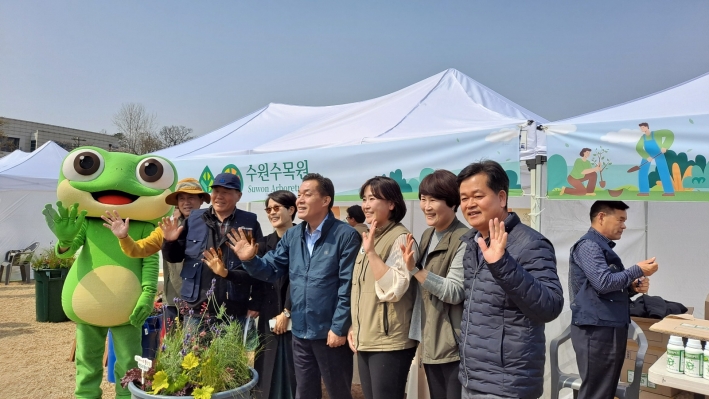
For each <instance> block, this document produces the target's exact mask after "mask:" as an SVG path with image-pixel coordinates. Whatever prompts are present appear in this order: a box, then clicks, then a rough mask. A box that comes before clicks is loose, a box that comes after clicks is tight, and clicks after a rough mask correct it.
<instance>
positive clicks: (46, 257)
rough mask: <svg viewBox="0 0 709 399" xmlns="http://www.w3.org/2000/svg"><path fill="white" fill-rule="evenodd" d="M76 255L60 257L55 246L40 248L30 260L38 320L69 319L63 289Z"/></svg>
mask: <svg viewBox="0 0 709 399" xmlns="http://www.w3.org/2000/svg"><path fill="white" fill-rule="evenodd" d="M72 264H74V257H73V256H72V257H71V258H67V259H60V258H59V257H58V256H57V254H56V252H54V248H53V247H50V248H45V249H42V250H40V253H39V256H36V257H34V258H33V259H32V261H31V262H30V265H31V266H32V269H34V279H35V310H36V316H37V317H36V318H37V321H41V322H45V321H49V322H61V321H67V320H69V318H68V317H66V314H65V313H64V309H62V289H63V288H64V280H66V276H67V274H68V273H69V268H70V267H71V265H72Z"/></svg>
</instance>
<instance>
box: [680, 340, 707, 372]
mask: <svg viewBox="0 0 709 399" xmlns="http://www.w3.org/2000/svg"><path fill="white" fill-rule="evenodd" d="M703 360H704V349H703V348H702V342H701V341H700V340H698V339H691V338H690V339H689V340H687V347H686V348H685V349H684V375H686V376H689V377H701V376H702V371H703V370H702V368H703V367H702V362H703Z"/></svg>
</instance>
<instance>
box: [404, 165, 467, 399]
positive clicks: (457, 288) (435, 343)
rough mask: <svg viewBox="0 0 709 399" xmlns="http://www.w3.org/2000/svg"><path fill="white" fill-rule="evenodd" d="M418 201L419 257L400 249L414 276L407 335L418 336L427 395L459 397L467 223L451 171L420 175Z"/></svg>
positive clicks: (440, 398)
mask: <svg viewBox="0 0 709 399" xmlns="http://www.w3.org/2000/svg"><path fill="white" fill-rule="evenodd" d="M419 204H420V206H421V211H422V212H423V214H424V216H425V217H426V224H427V225H428V226H429V228H428V229H427V230H426V231H424V233H423V235H422V237H421V246H420V247H419V251H418V259H419V262H416V260H415V259H414V258H415V255H416V254H415V253H414V251H413V250H411V251H408V250H407V251H405V253H404V258H405V259H406V266H407V269H408V270H410V271H411V275H412V276H413V277H414V279H415V280H416V281H417V282H418V284H414V285H416V286H418V292H417V295H416V302H415V304H414V314H413V317H412V320H411V324H412V328H411V331H412V337H413V338H415V339H418V340H419V341H421V352H420V356H421V360H422V362H423V367H424V370H425V371H426V379H427V380H428V391H429V393H430V396H431V399H460V396H461V389H462V387H461V384H460V382H459V381H458V371H459V370H458V369H459V366H460V356H459V355H458V337H459V336H460V320H461V318H462V315H463V298H464V296H465V291H464V289H463V255H464V253H465V243H463V242H462V241H460V237H461V236H463V235H464V234H465V233H467V232H468V231H469V229H468V227H467V226H465V225H464V224H463V223H462V222H460V221H459V220H458V218H456V216H455V212H456V210H457V209H458V206H459V205H460V194H459V193H458V183H457V182H456V176H455V175H454V174H453V173H451V172H449V171H447V170H437V171H435V172H433V173H432V174H430V175H428V176H426V177H424V178H423V180H421V184H420V185H419ZM410 240H411V241H413V238H412V239H410Z"/></svg>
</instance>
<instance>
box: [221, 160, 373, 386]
mask: <svg viewBox="0 0 709 399" xmlns="http://www.w3.org/2000/svg"><path fill="white" fill-rule="evenodd" d="M334 198H335V188H334V186H333V184H332V181H331V180H330V179H328V178H326V177H323V176H321V175H319V174H317V173H310V174H308V175H306V176H305V177H304V178H303V183H302V184H301V185H300V189H299V190H298V200H297V201H296V206H297V208H298V217H299V218H300V219H301V220H303V222H302V223H301V224H300V225H298V226H296V227H292V228H291V229H289V230H288V231H286V233H285V234H284V235H283V238H282V239H281V241H280V242H279V243H278V246H277V247H276V249H275V250H273V251H270V252H268V253H267V254H266V255H264V256H263V257H262V258H259V257H258V256H256V253H257V249H258V245H256V244H254V243H253V241H249V240H247V239H246V237H245V235H244V233H243V231H239V232H238V233H237V234H233V236H232V237H230V239H231V240H232V244H233V245H232V249H233V251H234V253H235V254H236V255H237V256H238V257H239V258H240V259H241V260H242V261H243V265H244V268H245V269H246V271H248V272H249V273H250V274H251V275H252V276H253V277H255V278H257V279H260V280H264V281H269V282H275V281H276V280H277V279H278V278H279V277H281V276H282V275H283V274H285V273H290V291H291V302H292V306H293V309H291V316H292V319H291V320H292V325H293V329H292V333H293V361H294V363H295V379H296V385H297V391H296V399H310V398H319V397H320V392H321V387H320V378H321V377H322V379H323V381H324V382H325V387H326V389H327V392H328V394H329V395H330V397H331V398H338V399H340V398H341V399H348V398H352V394H351V391H350V390H351V386H352V362H353V359H352V351H351V350H350V348H349V346H348V345H345V342H346V341H347V338H346V336H347V332H348V330H349V328H350V325H351V324H352V320H351V317H350V289H351V286H352V268H353V267H354V262H355V259H356V257H357V251H358V250H359V248H360V245H361V238H360V236H359V235H358V234H357V232H356V231H355V229H353V228H352V227H350V226H349V225H348V224H347V223H345V222H342V221H340V220H338V219H336V218H335V215H333V213H332V212H331V209H332V204H333V199H334ZM286 316H288V315H286Z"/></svg>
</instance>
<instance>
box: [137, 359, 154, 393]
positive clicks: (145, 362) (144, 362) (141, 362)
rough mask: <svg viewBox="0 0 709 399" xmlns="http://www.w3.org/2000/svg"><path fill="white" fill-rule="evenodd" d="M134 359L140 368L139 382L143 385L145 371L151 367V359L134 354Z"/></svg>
mask: <svg viewBox="0 0 709 399" xmlns="http://www.w3.org/2000/svg"><path fill="white" fill-rule="evenodd" d="M135 361H136V362H138V368H139V369H140V383H141V384H143V386H145V372H146V371H148V370H150V368H151V367H153V361H152V360H150V359H148V358H146V357H140V356H138V355H135Z"/></svg>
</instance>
